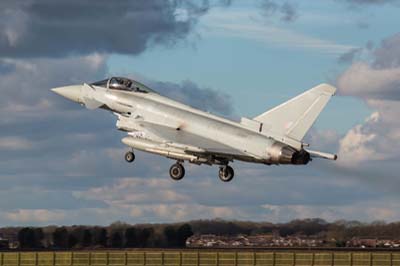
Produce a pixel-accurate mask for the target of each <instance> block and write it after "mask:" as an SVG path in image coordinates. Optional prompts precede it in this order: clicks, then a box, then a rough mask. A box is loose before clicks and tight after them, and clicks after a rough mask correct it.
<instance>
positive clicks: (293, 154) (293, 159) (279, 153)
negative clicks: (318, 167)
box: [268, 142, 310, 164]
mask: <svg viewBox="0 0 400 266" xmlns="http://www.w3.org/2000/svg"><path fill="white" fill-rule="evenodd" d="M268 154H269V155H270V159H269V163H272V164H307V163H308V162H309V161H310V154H309V153H308V152H307V151H305V150H303V149H302V150H300V151H297V150H296V149H294V148H292V147H290V146H288V145H286V144H284V143H282V142H275V143H274V144H273V145H272V146H271V148H270V149H269V150H268Z"/></svg>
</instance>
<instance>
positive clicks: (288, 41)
mask: <svg viewBox="0 0 400 266" xmlns="http://www.w3.org/2000/svg"><path fill="white" fill-rule="evenodd" d="M203 23H204V28H203V32H202V34H203V35H215V36H228V37H234V38H239V39H247V40H252V41H258V42H261V43H264V44H265V45H269V46H275V47H285V48H288V49H301V50H311V51H314V52H321V53H324V54H331V55H339V54H343V53H344V52H347V51H349V50H351V49H354V48H355V47H354V46H352V45H345V44H338V43H335V42H333V41H330V40H324V39H320V38H317V37H313V36H309V35H307V34H304V33H301V32H299V31H293V30H290V29H287V28H281V27H278V26H274V25H273V24H266V23H263V19H262V18H261V17H260V15H258V14H257V13H256V12H254V11H252V10H247V11H246V12H244V11H237V10H232V9H229V10H228V9H227V10H218V9H215V10H212V11H211V12H209V13H208V14H207V15H205V17H204V18H203Z"/></svg>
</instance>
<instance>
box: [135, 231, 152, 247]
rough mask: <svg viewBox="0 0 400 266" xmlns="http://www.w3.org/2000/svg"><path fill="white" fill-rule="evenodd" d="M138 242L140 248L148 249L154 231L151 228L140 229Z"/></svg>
mask: <svg viewBox="0 0 400 266" xmlns="http://www.w3.org/2000/svg"><path fill="white" fill-rule="evenodd" d="M137 231H138V233H137V240H138V246H139V247H142V248H144V247H148V241H149V239H150V238H151V237H153V234H154V229H153V228H151V227H145V228H138V230H137Z"/></svg>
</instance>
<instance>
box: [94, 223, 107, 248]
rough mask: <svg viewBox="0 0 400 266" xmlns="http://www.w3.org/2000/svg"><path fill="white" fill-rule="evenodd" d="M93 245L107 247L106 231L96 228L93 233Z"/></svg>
mask: <svg viewBox="0 0 400 266" xmlns="http://www.w3.org/2000/svg"><path fill="white" fill-rule="evenodd" d="M93 235H94V236H93V245H95V246H101V247H106V246H107V230H106V229H105V228H96V229H95V230H94V232H93Z"/></svg>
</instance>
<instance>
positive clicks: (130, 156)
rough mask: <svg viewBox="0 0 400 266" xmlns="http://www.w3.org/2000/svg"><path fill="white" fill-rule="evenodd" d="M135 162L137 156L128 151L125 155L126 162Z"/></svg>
mask: <svg viewBox="0 0 400 266" xmlns="http://www.w3.org/2000/svg"><path fill="white" fill-rule="evenodd" d="M134 160H135V154H134V153H133V152H131V151H128V152H127V153H125V161H127V162H128V163H131V162H133V161H134Z"/></svg>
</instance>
